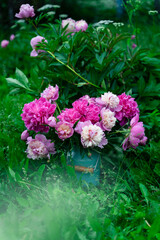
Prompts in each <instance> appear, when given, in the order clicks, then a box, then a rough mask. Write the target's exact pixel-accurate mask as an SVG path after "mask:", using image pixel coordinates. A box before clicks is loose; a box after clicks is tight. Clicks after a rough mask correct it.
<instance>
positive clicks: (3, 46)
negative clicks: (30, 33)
mask: <svg viewBox="0 0 160 240" xmlns="http://www.w3.org/2000/svg"><path fill="white" fill-rule="evenodd" d="M8 44H9V41H8V40H3V41H2V42H1V47H2V48H5V47H7V46H8Z"/></svg>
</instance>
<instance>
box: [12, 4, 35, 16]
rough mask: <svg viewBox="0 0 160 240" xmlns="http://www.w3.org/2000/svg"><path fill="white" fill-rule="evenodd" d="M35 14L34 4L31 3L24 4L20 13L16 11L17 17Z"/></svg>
mask: <svg viewBox="0 0 160 240" xmlns="http://www.w3.org/2000/svg"><path fill="white" fill-rule="evenodd" d="M34 16H35V13H34V8H33V6H30V5H29V4H22V5H21V7H20V9H19V13H16V15H15V17H17V18H22V19H23V18H32V17H34Z"/></svg>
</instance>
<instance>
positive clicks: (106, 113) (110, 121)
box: [21, 85, 147, 160]
mask: <svg viewBox="0 0 160 240" xmlns="http://www.w3.org/2000/svg"><path fill="white" fill-rule="evenodd" d="M58 97H59V87H58V86H57V85H56V86H55V87H53V86H51V85H49V87H48V88H46V89H45V90H44V91H43V92H42V93H41V97H40V98H39V99H35V100H34V101H32V102H30V103H27V104H25V105H24V108H23V113H22V114H21V116H22V120H23V121H24V124H25V126H26V128H27V130H25V131H24V132H23V133H22V135H21V139H22V140H24V141H26V143H27V145H28V147H27V150H26V153H27V154H28V155H27V156H28V158H32V159H33V160H35V159H40V158H50V155H52V154H55V146H54V142H57V141H58V139H59V141H65V140H66V139H70V138H71V139H72V138H73V137H74V136H75V137H76V138H78V139H80V144H81V146H82V147H83V148H90V149H93V148H95V147H98V148H104V147H105V146H106V145H107V143H108V139H107V138H108V136H109V134H110V132H111V131H112V130H113V128H115V126H116V125H117V127H119V128H123V130H122V131H118V130H114V134H116V133H118V132H122V133H123V134H124V135H125V139H124V141H123V143H122V148H123V149H124V150H126V149H128V148H136V147H138V145H145V144H146V141H147V137H146V136H145V130H144V127H143V122H139V109H138V105H137V103H136V101H135V99H134V98H132V97H131V96H130V95H126V94H125V93H122V94H121V95H118V96H117V95H115V94H113V93H112V92H106V93H104V94H102V95H101V96H100V97H89V96H88V95H85V96H83V97H81V98H79V99H77V100H76V101H74V102H73V103H72V107H71V108H65V109H64V110H62V111H61V110H60V109H59V114H57V113H58V110H57V111H56V109H57V106H58V105H57V103H56V101H57V100H58ZM50 130H52V133H53V131H54V132H55V133H56V134H57V136H58V139H57V138H56V134H54V138H56V139H52V140H50V139H49V140H47V134H48V133H49V131H50ZM30 133H31V134H32V135H34V133H36V135H35V138H32V137H33V136H32V137H31V136H29V135H30ZM50 136H51V134H50ZM74 139H75V138H74ZM52 141H53V142H52Z"/></svg>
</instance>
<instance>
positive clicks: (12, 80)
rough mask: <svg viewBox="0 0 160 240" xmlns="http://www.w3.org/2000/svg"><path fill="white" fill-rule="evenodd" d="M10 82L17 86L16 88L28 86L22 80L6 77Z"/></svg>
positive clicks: (11, 84)
mask: <svg viewBox="0 0 160 240" xmlns="http://www.w3.org/2000/svg"><path fill="white" fill-rule="evenodd" d="M6 80H7V82H8V84H9V85H10V86H12V87H16V88H25V89H27V88H26V86H25V85H23V84H22V83H21V82H19V81H18V80H17V79H14V78H6Z"/></svg>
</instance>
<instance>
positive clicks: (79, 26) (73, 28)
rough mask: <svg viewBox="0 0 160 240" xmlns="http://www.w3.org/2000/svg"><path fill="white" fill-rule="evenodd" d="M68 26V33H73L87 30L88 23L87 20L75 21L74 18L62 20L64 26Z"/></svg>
mask: <svg viewBox="0 0 160 240" xmlns="http://www.w3.org/2000/svg"><path fill="white" fill-rule="evenodd" d="M66 26H67V28H66V33H72V34H74V33H75V32H79V31H82V32H85V31H86V30H87V28H88V24H87V22H86V21H85V20H79V21H75V20H73V19H72V18H67V19H64V20H62V28H64V27H66Z"/></svg>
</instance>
